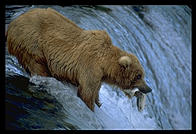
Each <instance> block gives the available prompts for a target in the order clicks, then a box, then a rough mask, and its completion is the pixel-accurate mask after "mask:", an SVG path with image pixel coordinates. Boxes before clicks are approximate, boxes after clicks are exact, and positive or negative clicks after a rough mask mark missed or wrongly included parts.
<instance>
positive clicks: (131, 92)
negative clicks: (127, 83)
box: [124, 88, 139, 98]
mask: <svg viewBox="0 0 196 134" xmlns="http://www.w3.org/2000/svg"><path fill="white" fill-rule="evenodd" d="M137 91H139V89H138V88H134V89H132V90H130V89H127V90H124V92H125V93H127V94H128V95H129V96H130V98H132V97H133V96H135V93H136V92H137Z"/></svg>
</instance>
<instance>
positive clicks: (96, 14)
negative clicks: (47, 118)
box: [6, 5, 192, 130]
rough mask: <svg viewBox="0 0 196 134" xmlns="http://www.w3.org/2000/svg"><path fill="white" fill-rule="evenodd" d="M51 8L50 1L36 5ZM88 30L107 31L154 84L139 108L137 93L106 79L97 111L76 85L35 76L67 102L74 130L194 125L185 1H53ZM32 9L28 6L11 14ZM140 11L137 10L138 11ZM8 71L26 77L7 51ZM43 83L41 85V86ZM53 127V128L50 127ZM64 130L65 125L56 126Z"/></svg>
mask: <svg viewBox="0 0 196 134" xmlns="http://www.w3.org/2000/svg"><path fill="white" fill-rule="evenodd" d="M34 7H44V8H45V7H48V6H32V7H30V8H34ZM50 7H51V8H53V9H56V10H57V11H59V12H60V13H62V14H63V15H64V16H66V17H67V18H69V19H71V20H72V21H74V22H75V23H76V24H77V25H79V26H80V27H81V28H84V29H86V30H95V29H99V30H106V31H107V32H108V33H109V35H110V36H111V39H112V42H113V44H114V45H116V46H118V47H119V48H121V49H123V50H125V51H127V52H130V53H134V54H135V55H136V56H137V57H138V59H139V61H140V62H141V64H142V66H143V67H144V70H145V72H146V82H147V84H148V85H149V86H150V87H151V88H152V89H153V90H152V93H149V94H147V99H146V106H145V108H144V110H143V111H142V112H139V111H138V109H137V106H136V98H135V97H133V98H132V99H128V97H126V96H125V95H124V93H123V92H122V91H121V90H120V89H119V88H117V87H112V86H110V85H107V84H105V83H103V84H102V86H101V90H100V94H99V97H100V102H101V103H102V106H101V107H100V108H98V107H97V106H96V105H95V112H92V111H90V110H89V109H88V107H87V106H86V105H85V103H84V102H83V101H81V99H80V98H79V97H77V87H74V86H73V85H71V84H69V83H66V82H64V83H62V82H60V81H57V80H56V79H54V78H46V77H40V76H34V77H31V78H30V81H31V82H32V83H34V84H35V86H37V87H42V86H43V87H44V88H38V89H39V90H45V91H47V92H48V93H49V94H50V95H52V96H54V97H55V98H56V99H57V100H58V102H59V103H60V104H62V106H63V110H62V112H63V114H64V115H65V117H62V118H63V119H64V120H65V122H68V123H70V124H72V125H73V126H75V127H76V129H85V130H86V129H106V130H108V129H109V130H110V129H112V130H113V129H128V130H130V129H131V130H138V129H150V130H157V129H158V130H160V129H163V130H171V129H177V130H182V129H186V130H187V129H188V130H190V129H192V125H191V124H192V87H191V82H192V76H191V73H192V67H191V66H192V63H191V60H192V59H191V56H192V52H191V49H192V46H191V42H192V13H191V9H190V8H189V7H187V6H150V5H147V6H143V8H142V7H141V6H139V7H141V8H139V7H137V6H136V7H134V6H112V5H111V6H102V8H89V7H85V6H83V7H80V6H72V7H69V6H68V7H60V6H50ZM26 10H28V8H24V9H23V10H22V11H19V12H17V13H16V14H15V15H14V16H13V18H15V17H17V16H18V15H19V14H21V13H22V12H24V11H26ZM138 10H139V11H138ZM7 57H10V58H11V59H13V60H12V63H10V62H8V60H6V72H15V73H18V74H21V75H23V76H26V77H28V75H26V74H25V73H24V72H23V71H20V70H21V67H20V66H19V65H18V63H17V61H16V59H15V58H13V57H12V56H10V55H7ZM40 85H42V86H40ZM48 129H50V128H48ZM55 129H61V128H58V127H57V128H55Z"/></svg>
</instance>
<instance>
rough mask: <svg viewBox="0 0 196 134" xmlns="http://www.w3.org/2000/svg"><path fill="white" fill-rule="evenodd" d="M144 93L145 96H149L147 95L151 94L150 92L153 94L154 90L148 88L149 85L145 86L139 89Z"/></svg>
mask: <svg viewBox="0 0 196 134" xmlns="http://www.w3.org/2000/svg"><path fill="white" fill-rule="evenodd" d="M137 88H138V89H139V90H140V91H141V92H142V93H145V94H147V93H149V92H151V91H152V89H151V88H150V87H149V86H147V85H145V86H143V87H137Z"/></svg>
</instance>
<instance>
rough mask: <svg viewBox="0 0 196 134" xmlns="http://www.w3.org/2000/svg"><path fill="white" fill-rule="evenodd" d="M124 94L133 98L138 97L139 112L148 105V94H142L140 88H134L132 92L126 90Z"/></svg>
mask: <svg viewBox="0 0 196 134" xmlns="http://www.w3.org/2000/svg"><path fill="white" fill-rule="evenodd" d="M124 93H125V94H126V95H127V96H128V97H129V98H132V97H133V96H135V97H137V108H138V111H140V112H141V111H142V110H143V109H144V107H145V103H146V94H145V93H143V92H141V91H140V90H139V89H138V88H133V89H132V90H130V89H128V90H124Z"/></svg>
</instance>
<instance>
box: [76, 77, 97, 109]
mask: <svg viewBox="0 0 196 134" xmlns="http://www.w3.org/2000/svg"><path fill="white" fill-rule="evenodd" d="M100 83H101V82H95V81H88V82H85V84H80V86H79V87H78V96H79V97H80V98H81V99H82V100H83V101H84V103H85V104H86V105H87V106H88V107H89V108H90V109H91V110H92V111H94V103H95V101H96V104H97V96H98V95H97V94H98V93H99V88H100V85H101V84H100Z"/></svg>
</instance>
